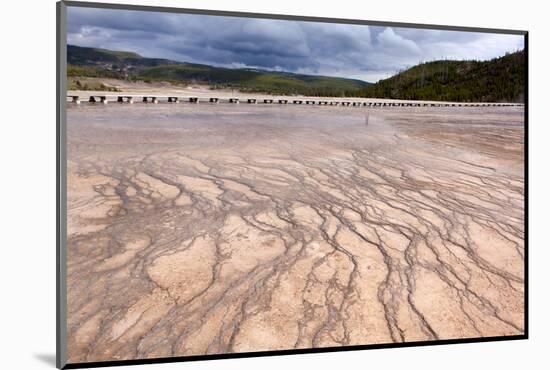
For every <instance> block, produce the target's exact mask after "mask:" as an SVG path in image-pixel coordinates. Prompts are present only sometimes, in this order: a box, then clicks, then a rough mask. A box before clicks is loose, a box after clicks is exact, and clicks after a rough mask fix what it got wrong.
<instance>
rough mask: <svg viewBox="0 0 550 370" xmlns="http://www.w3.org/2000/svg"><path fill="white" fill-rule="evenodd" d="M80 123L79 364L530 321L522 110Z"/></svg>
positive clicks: (172, 116) (507, 327) (487, 328)
mask: <svg viewBox="0 0 550 370" xmlns="http://www.w3.org/2000/svg"><path fill="white" fill-rule="evenodd" d="M367 116H368V120H367ZM67 130H68V142H67V147H68V232H69V241H68V242H69V243H68V244H69V250H68V252H69V253H68V286H69V324H68V328H69V360H70V362H77V361H101V360H113V359H135V358H145V357H166V356H183V355H193V354H207V353H226V352H243V351H257V350H274V349H290V348H311V347H324V346H340V345H355V344H372V343H388V342H402V341H405V342H406V341H414V340H433V339H450V338H471V337H480V336H493V335H514V334H521V333H523V330H524V329H523V328H524V326H523V325H524V323H523V317H524V316H523V315H524V311H523V307H524V301H523V298H524V296H523V281H524V280H523V278H524V269H523V268H524V257H523V248H524V163H523V157H524V127H523V110H522V108H518V107H494V108H458V107H453V108H390V109H367V108H352V107H318V106H315V107H310V106H305V107H302V106H300V107H298V106H284V107H282V106H277V105H274V106H263V105H258V106H251V105H244V104H243V105H238V106H237V105H222V104H220V105H204V106H203V105H200V106H196V105H191V104H181V105H178V106H174V105H167V104H166V105H165V104H159V105H155V106H152V105H150V106H147V105H142V104H136V105H118V104H110V105H107V106H101V105H97V106H89V105H82V106H79V107H77V106H70V108H69V109H68V123H67ZM98 297H101V298H100V299H98Z"/></svg>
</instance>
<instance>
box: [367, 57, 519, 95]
mask: <svg viewBox="0 0 550 370" xmlns="http://www.w3.org/2000/svg"><path fill="white" fill-rule="evenodd" d="M524 88H525V53H524V51H518V52H515V53H511V54H507V55H505V56H503V57H500V58H495V59H492V60H489V61H483V62H480V61H452V60H441V61H434V62H428V63H422V64H419V65H417V66H414V67H412V68H409V69H407V70H405V71H403V72H400V73H398V74H396V75H395V76H393V77H390V78H388V79H385V80H380V81H378V82H377V83H375V84H372V85H370V86H368V87H367V88H365V89H363V90H362V91H361V92H359V93H357V96H362V97H373V98H391V99H418V100H442V101H461V102H468V101H479V102H484V101H486V102H501V101H502V102H504V101H505V102H522V101H523V99H524Z"/></svg>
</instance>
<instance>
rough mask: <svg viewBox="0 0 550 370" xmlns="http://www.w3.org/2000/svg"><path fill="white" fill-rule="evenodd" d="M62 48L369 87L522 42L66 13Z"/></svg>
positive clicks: (313, 25)
mask: <svg viewBox="0 0 550 370" xmlns="http://www.w3.org/2000/svg"><path fill="white" fill-rule="evenodd" d="M67 42H68V43H69V44H72V45H78V46H93V47H100V48H106V49H113V50H124V51H134V52H137V53H139V54H141V55H142V56H145V57H154V58H167V59H173V60H177V61H183V62H193V63H203V64H210V65H216V66H223V67H235V68H237V67H253V68H261V69H269V70H279V71H288V72H296V73H305V74H315V75H327V76H339V77H347V78H357V79H361V80H365V81H370V82H375V81H378V80H379V79H381V78H387V77H389V76H391V75H393V74H395V72H396V71H398V70H401V69H403V68H407V67H410V66H413V65H415V64H418V63H419V62H422V61H430V60H435V59H477V60H486V59H491V58H494V57H498V56H501V55H504V54H505V53H506V52H509V51H516V50H520V49H523V36H517V35H502V34H487V33H474V32H457V31H438V30H422V29H411V28H396V27H375V26H365V25H345V24H329V23H318V22H296V21H284V20H270V19H251V18H237V17H220V16H208V15H193V14H172V13H152V12H142V11H129V10H112V9H90V8H76V7H69V8H68V36H67Z"/></svg>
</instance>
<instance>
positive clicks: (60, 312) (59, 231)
mask: <svg viewBox="0 0 550 370" xmlns="http://www.w3.org/2000/svg"><path fill="white" fill-rule="evenodd" d="M67 7H80V8H96V9H98V8H99V9H117V10H139V11H151V12H167V13H185V14H202V15H218V16H225V17H248V18H263V19H280V20H293V21H314V22H324V23H342V24H356V25H370V26H389V27H401V28H416V29H430V30H446V31H465V32H481V33H497V34H511V35H522V36H523V37H524V45H525V48H524V50H525V53H524V55H525V60H524V63H525V94H524V133H525V136H524V184H525V185H524V186H525V187H524V212H525V213H524V214H525V217H524V227H525V239H524V248H525V252H524V253H525V254H524V282H525V289H524V324H525V326H524V333H523V334H522V335H511V336H492V337H480V338H461V339H441V340H435V341H414V342H405V343H384V344H365V345H353V346H345V347H323V348H307V349H288V350H274V351H258V352H240V353H224V354H213V355H193V356H181V357H167V358H154V359H133V360H120V361H101V362H86V363H67V359H66V347H67V330H66V323H67V320H66V319H67V284H66V278H67V275H66V263H67V258H66V248H67V243H66V241H67V210H66V207H67V179H66V174H67V163H66V159H67V157H66V104H67V103H66V93H67V73H66V72H67V65H66V64H67V63H66V55H67V40H66V35H67V29H66V26H67ZM56 14H57V32H56V37H57V52H56V55H57V65H56V76H57V77H56V97H57V99H56V120H57V124H56V132H57V142H56V178H57V183H56V202H57V209H56V293H57V294H56V295H57V296H56V304H57V307H56V366H57V368H59V369H78V368H95V367H107V366H126V365H141V364H160V363H173V362H188V361H203V360H219V359H231V358H243V357H264V356H280V355H294V354H309V353H322V352H344V351H359V350H368V349H382V348H404V347H420V346H436V345H437V346H439V345H448V344H463V343H483V342H497V341H512V340H525V339H528V338H529V294H528V292H529V262H528V261H529V253H528V252H529V223H528V219H529V217H528V214H529V208H528V207H529V204H528V199H529V197H528V191H529V140H528V139H529V42H528V41H529V32H528V31H526V30H512V29H495V28H478V27H462V26H452V25H436V24H434V25H432V24H417V23H401V22H385V21H373V20H357V19H340V18H324V17H311V16H297V15H283V14H265V13H249V12H232V11H219V10H205V9H188V8H176V7H158V6H144V5H127V4H111V3H101V2H81V1H59V2H57V4H56Z"/></svg>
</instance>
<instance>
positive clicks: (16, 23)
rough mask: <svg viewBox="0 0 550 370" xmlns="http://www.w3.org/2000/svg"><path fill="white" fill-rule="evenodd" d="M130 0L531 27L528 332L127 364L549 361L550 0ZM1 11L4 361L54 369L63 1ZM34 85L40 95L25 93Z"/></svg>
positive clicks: (0, 335) (0, 352)
mask: <svg viewBox="0 0 550 370" xmlns="http://www.w3.org/2000/svg"><path fill="white" fill-rule="evenodd" d="M129 1H130V2H131V3H133V4H143V5H156V6H163V5H165V6H175V7H188V8H199V9H218V10H232V11H247V12H260V13H278V14H291V15H292V14H294V15H311V16H321V17H335V18H352V19H368V20H380V21H400V22H413V23H428V24H430V23H431V24H444V25H459V26H474V27H491V28H512V29H527V30H529V31H530V36H529V38H530V44H529V57H530V60H529V72H530V79H529V96H530V121H529V126H530V129H529V158H530V160H529V162H530V163H529V208H530V212H529V255H530V269H529V281H530V291H529V295H530V302H529V308H530V310H529V318H530V339H529V340H527V341H512V342H496V343H480V344H461V345H448V346H435V347H419V348H402V349H384V350H370V351H359V352H339V353H325V354H315V355H293V356H279V357H264V358H250V359H235V360H221V361H203V362H190V363H175V364H163V365H153V366H151V365H149V366H133V367H128V368H131V369H134V370H138V369H176V368H177V369H197V370H207V369H221V370H224V369H239V370H249V369H250V370H252V369H258V368H261V369H262V370H271V369H277V370H279V369H289V368H297V367H302V368H315V369H340V368H344V367H346V368H359V367H361V368H364V367H369V368H375V369H376V368H381V367H384V368H389V369H393V368H399V367H407V368H408V369H417V368H419V369H420V368H422V369H442V368H444V369H446V370H450V369H461V370H463V369H480V368H497V369H520V368H523V367H524V366H525V367H526V368H533V369H536V368H548V362H549V361H548V358H547V356H546V355H547V353H545V352H547V351H548V349H549V348H550V345H549V344H550V332H549V330H550V327H549V319H548V317H549V316H550V305H549V302H550V300H549V298H548V294H549V292H550V288H549V283H550V279H549V276H550V275H549V270H550V266H548V264H549V262H550V255H549V247H550V246H549V245H548V241H549V238H548V233H547V231H548V228H549V227H550V225H548V219H547V218H548V215H547V213H546V210H547V209H549V196H548V194H549V192H550V186H549V181H548V180H549V175H548V172H546V170H547V169H548V162H549V161H550V158H549V154H550V153H549V150H548V147H549V144H548V143H547V141H548V135H549V133H550V129H549V127H550V122H549V114H548V111H549V109H548V108H549V104H550V102H549V101H548V98H549V96H548V89H549V88H550V81H549V66H550V55H549V51H550V46H549V45H550V44H549V42H550V32H549V23H550V20H549V19H548V10H547V7H546V6H545V5H546V4H545V2H543V1H537V2H535V1H532V2H529V1H521V2H519V1H503V0H499V1H495V0H491V1H480V0H454V1H441V0H433V1H428V0H378V1H376V0H369V1H357V0H356V1H353V0H335V1H324V0H317V1H316V0H307V1H297V0H270V1H258V0H256V1H252V0H230V1H227V0H226V1H223V0H202V1H199V0H195V1H182V0H180V1H177V0H164V1H161V0H154V1H153V0H150V1H139V0H129ZM111 2H122V1H116V0H111ZM0 14H1V22H0V35H1V36H0V37H1V38H0V40H1V44H0V63H1V68H0V152H1V153H0V154H1V155H0V168H1V171H0V212H1V213H0V218H1V219H0V248H1V254H0V263H1V265H0V274H1V276H0V284H1V286H0V287H1V289H0V299H1V303H0V310H1V312H0V320H1V321H0V368H2V369H27V370H34V369H46V368H50V369H51V368H53V367H54V358H55V248H56V245H55V202H56V200H55V183H56V181H55V180H56V179H55V141H56V133H55V37H56V36H55V22H56V20H55V1H54V0H32V1H31V0H27V1H25V0H11V1H5V2H3V4H2V12H1V13H0ZM213 32H216V30H213ZM29 93H31V94H32V95H26V94H29ZM545 350H546V351H545ZM125 368H127V367H125Z"/></svg>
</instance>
